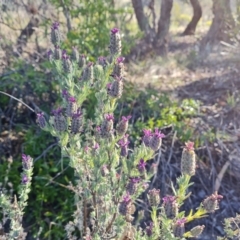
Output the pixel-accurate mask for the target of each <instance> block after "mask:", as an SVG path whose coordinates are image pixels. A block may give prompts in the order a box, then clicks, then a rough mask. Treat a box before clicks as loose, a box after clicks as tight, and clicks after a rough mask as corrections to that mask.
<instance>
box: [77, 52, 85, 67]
mask: <svg viewBox="0 0 240 240" xmlns="http://www.w3.org/2000/svg"><path fill="white" fill-rule="evenodd" d="M85 65H86V56H85V55H84V54H82V55H81V56H80V57H79V61H78V66H79V67H80V68H83V67H84V66H85Z"/></svg>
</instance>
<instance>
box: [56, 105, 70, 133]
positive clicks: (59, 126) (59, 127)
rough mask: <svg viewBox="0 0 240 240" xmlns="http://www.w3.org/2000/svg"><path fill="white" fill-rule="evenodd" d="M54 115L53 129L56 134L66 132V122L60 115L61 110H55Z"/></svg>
mask: <svg viewBox="0 0 240 240" xmlns="http://www.w3.org/2000/svg"><path fill="white" fill-rule="evenodd" d="M53 113H54V128H55V130H56V131H58V132H64V131H66V130H67V121H66V119H65V117H64V116H63V115H62V109H60V108H59V109H57V110H54V111H53Z"/></svg>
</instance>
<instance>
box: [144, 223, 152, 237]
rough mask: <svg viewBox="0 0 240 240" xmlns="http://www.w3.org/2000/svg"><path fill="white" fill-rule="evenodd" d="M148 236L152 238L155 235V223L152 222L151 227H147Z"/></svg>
mask: <svg viewBox="0 0 240 240" xmlns="http://www.w3.org/2000/svg"><path fill="white" fill-rule="evenodd" d="M145 231H146V234H147V236H148V237H151V236H152V234H153V222H150V224H149V226H147V227H146V229H145Z"/></svg>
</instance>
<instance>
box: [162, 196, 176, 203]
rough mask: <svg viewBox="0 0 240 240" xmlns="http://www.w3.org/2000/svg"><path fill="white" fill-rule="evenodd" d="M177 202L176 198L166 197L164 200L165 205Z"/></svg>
mask: <svg viewBox="0 0 240 240" xmlns="http://www.w3.org/2000/svg"><path fill="white" fill-rule="evenodd" d="M175 201H176V197H175V196H166V197H164V198H163V202H164V203H169V202H175Z"/></svg>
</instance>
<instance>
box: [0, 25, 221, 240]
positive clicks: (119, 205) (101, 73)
mask: <svg viewBox="0 0 240 240" xmlns="http://www.w3.org/2000/svg"><path fill="white" fill-rule="evenodd" d="M62 38H63V36H62V35H61V33H60V29H59V24H58V23H54V24H53V26H52V30H51V42H52V44H53V48H52V49H51V50H50V51H49V52H48V57H49V60H50V61H51V63H52V64H53V71H55V73H56V80H58V82H59V85H60V87H61V90H62V103H61V105H60V106H58V108H56V109H55V110H53V111H52V114H51V117H50V118H49V119H47V118H46V116H45V114H44V113H38V114H37V122H38V124H39V126H40V128H41V129H43V130H44V131H48V132H50V133H51V134H52V135H53V136H55V137H57V138H58V140H59V146H60V148H61V154H62V161H63V159H64V158H67V159H68V160H69V166H70V167H72V168H73V169H74V172H75V182H74V183H73V185H71V189H72V190H73V191H74V193H75V206H76V210H75V212H74V213H73V221H71V222H69V223H68V224H67V225H66V226H65V230H66V239H73V240H75V239H88V240H89V239H94V240H97V239H99V240H100V239H118V240H123V239H136V240H137V239H141V240H145V239H146V240H147V239H152V240H157V239H168V240H175V239H186V238H190V237H198V236H199V235H200V234H201V233H202V231H203V230H204V226H196V227H194V228H193V229H191V230H190V231H188V232H185V225H186V224H187V223H189V222H191V221H193V220H194V219H198V218H201V217H204V216H206V215H207V214H208V213H211V212H214V211H215V210H216V209H218V202H219V200H220V199H221V198H222V196H221V195H218V194H217V193H214V194H212V195H211V196H209V197H207V198H206V199H205V200H204V201H203V202H202V203H201V205H200V206H199V208H198V209H197V210H196V211H195V212H193V211H190V213H189V214H186V213H185V212H184V211H182V212H180V210H179V209H180V207H181V206H182V205H183V203H184V201H185V200H186V199H187V198H188V197H189V196H190V193H188V192H187V190H188V187H189V186H190V185H191V184H192V183H191V182H190V179H191V176H193V175H194V174H195V167H196V159H195V152H194V145H193V143H192V142H188V143H186V146H185V147H184V150H183V153H182V159H181V172H182V175H181V176H180V177H179V178H178V179H177V187H175V186H174V185H173V184H172V192H173V195H167V196H161V192H160V189H149V182H150V180H151V178H152V177H153V175H154V174H155V172H154V171H147V162H148V161H149V160H151V159H152V158H153V157H154V155H155V152H156V151H158V150H159V149H160V148H161V145H162V139H163V138H164V137H165V136H164V134H163V133H161V131H160V130H159V129H154V130H151V129H144V131H143V136H142V139H141V141H140V142H137V143H136V144H135V145H134V147H132V148H131V149H130V147H129V145H130V140H131V136H129V135H128V132H127V131H128V125H129V120H130V119H131V116H122V118H121V120H120V121H118V122H117V121H116V119H115V117H114V111H115V109H116V107H117V100H118V99H119V98H121V96H122V92H123V85H124V77H125V73H124V58H123V57H121V56H120V55H121V35H120V31H119V29H117V28H113V29H112V30H111V32H110V44H109V52H110V54H109V56H107V57H102V56H101V57H99V58H98V61H97V62H96V63H95V64H94V63H92V62H88V61H87V57H86V56H84V55H80V54H79V53H78V50H77V48H76V47H74V48H73V49H72V54H71V57H70V54H68V53H67V51H65V50H63V49H62V46H61V41H62ZM92 92H94V94H95V97H96V99H97V105H96V108H95V115H94V118H93V119H88V118H87V117H86V111H85V109H84V107H83V106H84V103H85V102H86V101H87V100H88V97H89V94H90V93H92ZM25 158H27V159H30V158H29V157H24V159H25ZM23 167H24V171H25V172H24V174H23V176H22V185H23V186H24V187H25V189H24V188H23V189H22V192H21V195H20V202H19V206H20V207H19V208H20V209H21V213H22V211H23V208H24V207H25V206H26V203H25V202H26V200H27V197H26V193H27V192H28V191H29V186H30V185H29V184H30V179H31V173H32V172H27V171H30V170H31V169H32V165H27V163H26V162H25V161H24V164H23ZM31 171H32V170H31ZM144 191H147V195H148V202H147V203H146V204H147V205H148V210H149V212H150V213H151V214H150V215H151V222H150V223H149V224H148V225H147V226H146V227H145V229H144V228H143V227H141V226H142V225H141V221H143V219H144V214H143V216H141V217H139V219H138V220H137V221H134V213H135V211H136V209H137V207H136V201H137V199H138V198H139V196H140V195H141V194H142V193H143V192H144ZM0 200H1V201H0V203H1V205H0V206H1V207H4V208H5V209H10V208H11V207H10V206H11V203H10V201H9V199H7V198H6V196H5V195H4V194H3V195H1V198H0ZM8 211H9V212H8V215H9V218H10V219H11V226H12V227H11V229H12V231H13V233H10V234H12V235H11V236H12V239H16V236H17V235H16V234H15V232H16V231H15V229H17V228H19V229H20V227H18V226H17V227H15V222H16V221H15V219H14V217H13V215H11V214H10V213H11V211H10V210H8ZM21 216H22V215H21ZM141 218H142V219H141ZM14 234H15V235H14Z"/></svg>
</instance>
